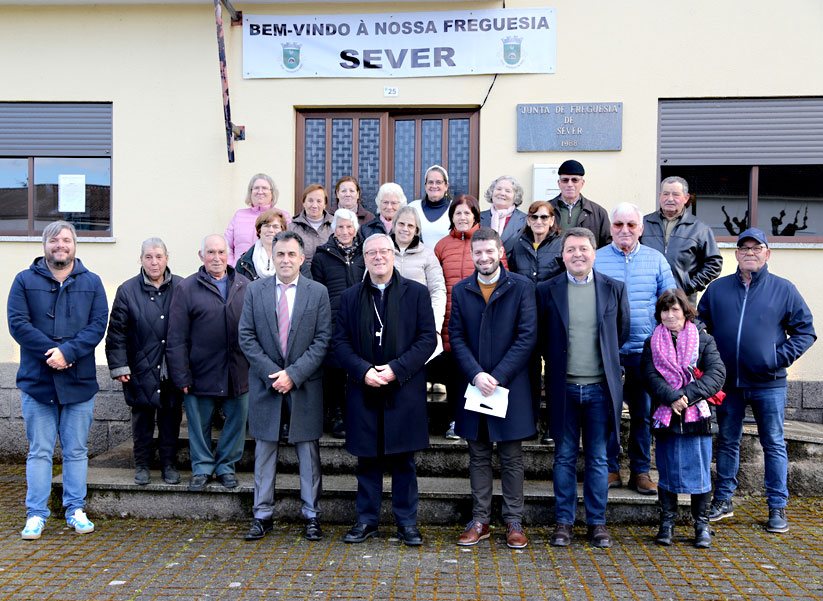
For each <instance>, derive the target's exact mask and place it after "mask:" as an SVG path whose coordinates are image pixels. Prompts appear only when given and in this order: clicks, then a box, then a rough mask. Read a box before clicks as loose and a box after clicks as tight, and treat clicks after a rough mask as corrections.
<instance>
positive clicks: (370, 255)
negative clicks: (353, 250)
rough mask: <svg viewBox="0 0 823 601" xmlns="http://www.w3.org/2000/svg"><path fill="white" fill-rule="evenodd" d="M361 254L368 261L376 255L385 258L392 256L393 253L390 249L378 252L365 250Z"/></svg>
mask: <svg viewBox="0 0 823 601" xmlns="http://www.w3.org/2000/svg"><path fill="white" fill-rule="evenodd" d="M363 254H364V255H366V256H367V257H368V258H369V259H374V258H375V257H376V256H377V255H380V256H381V257H384V258H385V257H388V256H389V255H391V254H394V251H393V250H392V249H390V248H381V249H378V250H367V251H366V252H364V253H363Z"/></svg>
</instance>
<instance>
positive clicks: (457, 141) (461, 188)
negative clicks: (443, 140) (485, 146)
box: [449, 119, 471, 197]
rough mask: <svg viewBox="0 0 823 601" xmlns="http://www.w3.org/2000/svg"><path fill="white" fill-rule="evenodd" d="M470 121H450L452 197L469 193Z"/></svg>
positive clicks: (450, 182)
mask: <svg viewBox="0 0 823 601" xmlns="http://www.w3.org/2000/svg"><path fill="white" fill-rule="evenodd" d="M470 158H471V145H470V144H469V120H468V119H450V120H449V190H450V191H451V193H452V197H454V196H457V195H458V194H468V193H469V163H470Z"/></svg>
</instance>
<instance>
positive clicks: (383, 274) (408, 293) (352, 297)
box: [334, 234, 437, 545]
mask: <svg viewBox="0 0 823 601" xmlns="http://www.w3.org/2000/svg"><path fill="white" fill-rule="evenodd" d="M363 255H364V258H365V262H366V269H367V273H366V276H365V278H364V279H363V281H362V282H360V283H359V284H356V285H354V286H352V287H351V288H349V289H348V290H346V291H345V292H344V293H343V295H342V297H341V298H340V309H339V310H338V312H337V323H336V325H335V331H334V352H335V355H336V356H337V360H338V361H339V362H340V364H341V365H342V367H343V369H345V370H346V374H347V383H346V450H348V451H349V453H351V454H352V455H355V456H357V471H356V475H357V507H356V511H357V523H355V525H354V526H353V527H352V528H351V530H349V532H348V533H347V534H346V536H345V537H344V538H343V540H344V541H345V542H347V543H362V542H363V541H365V540H366V539H368V538H369V537H372V536H374V535H376V534H377V524H378V522H379V518H380V502H381V500H382V497H383V469H384V467H385V468H388V469H389V470H390V471H391V474H392V509H393V511H394V517H395V520H396V521H397V537H398V538H399V539H400V540H401V541H402V542H403V543H404V544H406V545H422V544H423V537H422V535H421V534H420V531H419V530H418V529H417V474H416V472H415V465H414V452H415V451H417V450H420V449H424V448H426V447H428V446H429V430H428V418H427V414H426V370H425V369H423V367H424V365H425V364H426V360H427V359H428V358H429V357H430V356H431V354H432V353H433V352H434V349H435V346H436V344H437V335H436V333H435V326H434V313H433V312H432V307H431V298H430V297H429V291H428V290H427V289H426V287H425V286H423V285H422V284H418V283H417V282H414V281H412V280H408V279H406V278H404V277H402V276H400V274H398V273H397V272H396V271H395V270H394V242H393V241H392V239H391V238H390V237H389V236H386V235H385V234H373V235H371V236H369V237H368V238H367V239H366V241H365V242H364V243H363Z"/></svg>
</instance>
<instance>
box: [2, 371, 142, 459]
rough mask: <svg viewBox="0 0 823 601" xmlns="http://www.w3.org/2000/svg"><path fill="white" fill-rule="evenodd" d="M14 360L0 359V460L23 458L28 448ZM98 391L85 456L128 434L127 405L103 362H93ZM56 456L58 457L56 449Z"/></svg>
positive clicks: (117, 441)
mask: <svg viewBox="0 0 823 601" xmlns="http://www.w3.org/2000/svg"><path fill="white" fill-rule="evenodd" d="M16 378H17V363H0V460H2V461H25V459H26V455H27V453H28V450H29V443H28V440H27V439H26V425H25V423H24V422H23V415H22V413H21V410H20V391H19V390H18V389H17V386H16V384H15V382H16ZM97 382H98V383H99V385H100V392H98V393H97V396H96V397H95V400H94V421H93V422H92V425H91V430H90V431H89V442H88V447H89V456H90V457H93V456H94V455H99V454H100V453H103V452H105V451H108V450H109V449H111V448H114V447H116V446H117V445H119V444H120V443H121V442H123V441H124V440H128V439H129V438H131V409H129V407H128V405H126V401H125V400H124V398H123V385H122V384H120V382H117V381H115V380H112V379H111V377H109V369H108V367H106V366H103V365H98V366H97ZM59 447H60V445H59V444H58V450H57V453H56V455H55V459H56V460H58V461H59V460H62V455H61V453H60V449H59Z"/></svg>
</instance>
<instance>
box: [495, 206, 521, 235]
mask: <svg viewBox="0 0 823 601" xmlns="http://www.w3.org/2000/svg"><path fill="white" fill-rule="evenodd" d="M516 208H517V207H516V206H514V205H512V206H510V207H509V208H508V209H503V210H502V211H501V210H500V209H497V208H495V206H494V205H492V208H491V216H492V224H491V227H492V229H493V230H495V231H496V232H497V233H498V234H499V235H501V236H502V235H503V230H504V229H506V223H507V222H508V221H509V217H511V216H512V213H514V210H515V209H516Z"/></svg>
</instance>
